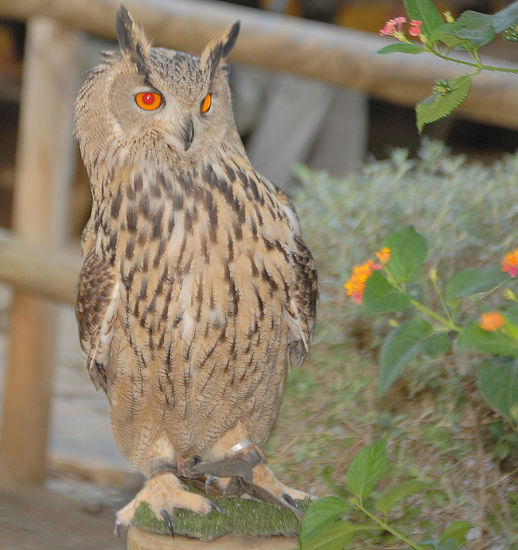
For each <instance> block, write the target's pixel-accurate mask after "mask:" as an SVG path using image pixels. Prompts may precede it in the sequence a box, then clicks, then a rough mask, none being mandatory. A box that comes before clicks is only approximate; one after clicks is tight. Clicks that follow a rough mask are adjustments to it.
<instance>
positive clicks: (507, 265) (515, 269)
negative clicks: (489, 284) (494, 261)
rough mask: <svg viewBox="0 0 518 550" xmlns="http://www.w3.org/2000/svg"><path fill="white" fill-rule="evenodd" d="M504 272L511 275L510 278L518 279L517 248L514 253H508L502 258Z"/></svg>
mask: <svg viewBox="0 0 518 550" xmlns="http://www.w3.org/2000/svg"><path fill="white" fill-rule="evenodd" d="M502 271H503V272H504V273H505V272H506V271H507V273H509V276H510V277H513V278H514V277H516V275H518V248H515V249H514V250H513V251H512V252H508V253H507V254H506V255H505V256H504V257H503V258H502Z"/></svg>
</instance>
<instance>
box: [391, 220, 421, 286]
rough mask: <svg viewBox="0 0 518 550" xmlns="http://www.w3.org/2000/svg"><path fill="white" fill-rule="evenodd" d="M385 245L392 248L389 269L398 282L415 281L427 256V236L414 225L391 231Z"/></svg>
mask: <svg viewBox="0 0 518 550" xmlns="http://www.w3.org/2000/svg"><path fill="white" fill-rule="evenodd" d="M383 246H387V247H389V248H390V260H389V261H388V263H387V266H386V268H387V270H388V271H389V272H390V273H391V275H392V277H394V280H395V281H396V282H397V283H409V282H411V281H413V280H414V279H415V278H416V277H417V274H418V272H419V268H420V267H421V264H422V263H423V262H424V260H425V258H426V254H427V252H428V246H427V244H426V240H425V238H424V237H423V236H422V235H420V234H419V233H417V231H416V230H415V229H414V226H413V225H408V226H406V227H403V228H402V229H400V230H398V231H395V232H394V233H391V234H390V235H389V236H388V237H387V238H386V239H385V240H384V241H383Z"/></svg>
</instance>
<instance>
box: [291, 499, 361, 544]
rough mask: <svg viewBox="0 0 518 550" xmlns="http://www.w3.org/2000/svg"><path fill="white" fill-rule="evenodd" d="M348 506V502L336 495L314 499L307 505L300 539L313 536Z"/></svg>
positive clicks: (341, 514) (327, 525) (340, 514)
mask: <svg viewBox="0 0 518 550" xmlns="http://www.w3.org/2000/svg"><path fill="white" fill-rule="evenodd" d="M349 508H350V506H349V504H348V503H347V502H345V501H344V500H342V499H340V498H338V497H324V498H321V499H319V500H315V501H314V502H312V503H311V504H310V505H309V508H308V509H307V510H306V513H305V514H304V519H303V521H302V527H301V530H300V540H301V541H303V540H305V539H307V538H311V537H315V536H316V535H317V534H318V533H320V532H321V531H323V530H324V529H326V528H327V527H329V526H330V525H332V524H333V523H335V522H336V521H338V520H339V519H340V518H342V517H343V516H344V514H345V512H346V511H347V510H348V509H349Z"/></svg>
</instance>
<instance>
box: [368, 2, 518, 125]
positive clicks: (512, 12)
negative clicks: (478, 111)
mask: <svg viewBox="0 0 518 550" xmlns="http://www.w3.org/2000/svg"><path fill="white" fill-rule="evenodd" d="M404 4H405V9H406V12H407V15H408V18H409V19H413V20H418V21H421V31H420V35H419V39H420V41H421V43H422V45H418V44H415V43H413V42H410V40H408V39H407V38H406V37H405V35H404V34H403V32H401V31H400V32H397V33H393V36H394V37H396V38H397V39H398V40H400V41H401V42H400V44H393V45H391V46H387V47H385V48H382V49H381V50H380V51H379V52H378V53H383V54H386V53H392V52H400V53H409V54H416V53H421V52H423V51H424V52H427V53H429V54H432V55H435V56H437V57H440V58H441V59H445V60H448V61H451V62H453V63H459V64H462V65H464V66H468V67H471V68H472V69H473V70H472V72H470V73H468V74H465V75H463V76H460V77H457V78H453V79H451V80H441V81H438V82H436V83H435V86H434V93H433V94H432V95H431V96H429V97H427V98H426V99H423V100H422V101H420V102H419V103H418V104H417V105H416V114H417V128H418V130H419V133H421V132H422V130H423V128H424V126H425V125H426V124H430V123H432V122H435V121H437V120H439V119H441V118H444V117H446V116H448V115H449V114H451V113H452V112H453V111H454V110H455V109H456V108H457V107H458V106H459V105H460V104H461V103H462V102H463V101H464V99H465V98H466V97H467V95H468V93H469V90H470V88H471V81H472V79H473V77H475V76H476V75H477V74H479V73H480V72H481V71H483V70H490V71H504V72H511V73H516V72H518V71H517V70H515V69H509V68H504V67H494V66H490V65H484V64H483V63H482V61H481V60H480V54H479V50H480V48H481V47H483V46H485V45H486V44H489V43H490V42H492V41H493V40H494V39H495V37H496V36H497V35H498V34H501V33H503V36H504V38H507V39H509V40H511V41H516V39H517V38H516V37H517V36H518V34H517V32H516V26H517V23H518V1H515V2H513V3H512V4H511V5H510V6H507V7H506V8H504V9H502V10H500V11H499V12H497V13H495V14H492V15H490V14H485V13H479V12H476V11H472V10H468V11H465V12H463V13H462V14H461V16H460V17H459V18H458V19H457V20H456V21H455V20H453V18H452V17H451V15H450V16H449V17H447V18H446V19H447V21H446V22H445V21H444V20H443V18H442V16H441V14H440V13H439V11H438V10H437V8H436V7H435V6H434V5H433V3H432V2H431V1H430V0H404ZM451 49H460V50H465V51H467V52H468V53H469V55H470V56H471V61H467V60H466V59H462V58H456V57H452V56H451V54H450V50H451Z"/></svg>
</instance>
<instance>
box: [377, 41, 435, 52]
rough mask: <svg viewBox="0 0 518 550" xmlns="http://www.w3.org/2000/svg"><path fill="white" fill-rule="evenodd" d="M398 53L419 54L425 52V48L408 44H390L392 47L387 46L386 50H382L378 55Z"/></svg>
mask: <svg viewBox="0 0 518 550" xmlns="http://www.w3.org/2000/svg"><path fill="white" fill-rule="evenodd" d="M398 52H399V53H411V54H417V53H422V52H424V48H423V47H422V46H418V45H417V44H406V43H404V42H399V43H397V44H390V46H385V47H384V48H381V50H378V51H377V52H376V53H381V54H386V53H398Z"/></svg>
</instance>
